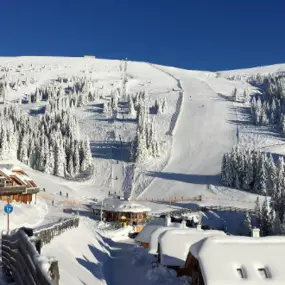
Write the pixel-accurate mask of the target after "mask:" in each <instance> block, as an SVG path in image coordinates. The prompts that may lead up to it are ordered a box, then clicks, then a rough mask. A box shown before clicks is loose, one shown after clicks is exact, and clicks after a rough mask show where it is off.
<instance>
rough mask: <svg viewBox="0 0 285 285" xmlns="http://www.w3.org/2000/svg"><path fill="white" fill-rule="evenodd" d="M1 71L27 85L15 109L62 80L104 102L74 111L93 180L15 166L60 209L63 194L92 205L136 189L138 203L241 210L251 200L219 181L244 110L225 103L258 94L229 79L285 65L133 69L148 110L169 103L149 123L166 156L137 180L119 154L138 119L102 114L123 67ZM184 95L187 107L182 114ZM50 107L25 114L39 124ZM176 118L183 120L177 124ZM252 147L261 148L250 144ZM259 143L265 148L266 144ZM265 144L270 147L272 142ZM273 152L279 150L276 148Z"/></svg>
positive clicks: (102, 64)
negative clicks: (81, 82) (183, 201)
mask: <svg viewBox="0 0 285 285" xmlns="http://www.w3.org/2000/svg"><path fill="white" fill-rule="evenodd" d="M1 66H4V67H6V68H8V69H9V72H8V73H7V72H6V73H5V72H3V70H2V71H1V69H0V76H1V75H3V74H5V76H6V78H9V80H12V81H17V80H23V81H24V82H26V83H27V84H24V85H21V86H20V87H19V88H16V89H9V90H8V94H7V100H8V104H15V102H16V101H17V100H18V98H25V96H26V94H28V93H29V92H34V91H35V89H36V88H38V87H45V86H49V84H50V82H52V81H54V80H55V79H57V78H58V77H59V76H60V77H67V78H68V77H71V76H78V77H82V76H87V77H88V78H91V79H92V80H93V82H94V88H96V90H99V91H100V94H101V95H102V96H101V97H100V98H99V99H98V101H96V102H92V103H88V104H86V105H84V106H82V107H78V108H75V109H74V110H72V112H73V113H74V115H75V116H76V117H77V119H78V121H79V125H80V131H81V135H82V136H83V137H84V136H85V135H86V134H88V136H89V139H90V144H91V150H92V155H93V166H94V172H93V175H92V176H91V177H90V178H89V179H87V180H86V181H81V180H76V179H74V180H66V179H63V178H59V177H54V176H52V175H46V174H43V173H41V172H39V171H35V170H32V169H31V168H30V167H28V166H25V165H23V164H21V163H19V162H17V161H16V160H15V159H12V163H13V164H18V165H20V166H22V167H23V168H24V169H25V171H26V172H27V173H28V174H31V175H32V177H33V178H34V180H35V181H36V183H37V184H38V185H39V186H40V187H41V188H45V189H46V192H47V193H49V194H51V195H52V197H54V198H55V201H56V202H57V200H58V203H59V202H60V201H61V200H62V198H61V197H59V192H60V191H62V193H63V195H65V194H66V193H68V194H69V197H70V199H71V200H80V201H82V202H83V201H85V202H86V201H90V199H94V198H97V199H101V198H104V197H106V196H108V193H109V192H112V193H114V192H116V193H118V192H120V194H122V192H123V190H124V188H126V189H127V190H128V191H129V189H130V188H132V195H131V197H132V198H133V199H135V198H136V197H139V198H159V199H168V198H169V197H175V196H176V197H181V196H183V197H185V198H190V197H193V196H197V195H203V196H204V197H205V198H211V199H212V200H211V201H212V203H215V201H214V200H219V201H220V202H221V200H227V201H230V203H234V200H235V199H234V198H236V200H238V203H239V205H240V204H241V203H242V202H247V200H248V197H249V196H251V195H250V194H249V193H247V194H246V195H240V194H239V193H238V192H239V191H234V190H233V191H231V190H227V191H222V190H221V189H220V187H219V178H218V175H219V173H220V167H221V159H222V155H223V153H224V152H226V151H228V150H230V149H231V148H232V146H234V145H235V144H236V143H237V142H238V140H237V139H238V138H237V135H238V134H239V133H241V125H242V121H241V120H240V114H238V112H239V111H238V109H239V106H236V104H233V103H232V102H231V101H230V100H227V96H230V95H231V93H232V91H233V90H234V88H237V89H238V92H239V93H240V94H242V93H243V91H244V90H245V89H246V90H247V91H249V92H253V87H252V86H250V85H249V84H248V83H246V82H245V81H242V80H232V78H231V80H228V79H227V78H228V77H232V76H233V75H234V74H238V75H242V74H244V75H246V76H248V74H249V75H252V74H256V73H259V72H265V71H266V72H269V71H272V72H275V71H276V72H279V71H282V70H283V69H284V65H278V66H271V67H263V68H256V69H249V70H239V71H226V72H219V73H213V72H204V71H187V70H182V69H178V68H173V67H166V66H159V65H154V64H149V63H144V62H128V67H127V84H126V90H127V93H128V94H136V92H141V91H145V92H146V93H147V98H146V101H147V103H148V105H149V106H152V105H153V104H154V101H155V100H162V99H164V98H166V101H167V111H166V112H165V113H164V114H157V115H153V114H151V115H150V118H151V119H155V124H156V129H157V138H158V141H159V143H160V148H161V153H160V156H159V157H156V158H150V159H148V160H147V161H145V162H144V163H140V164H136V165H135V167H134V175H133V172H132V171H126V169H132V162H130V161H128V159H127V157H128V150H127V149H124V148H123V147H120V139H119V138H120V137H121V139H122V141H123V142H124V143H125V144H130V143H131V141H132V140H133V138H134V136H135V133H136V123H135V122H134V119H133V118H130V117H124V116H122V114H120V115H121V116H120V117H119V119H118V120H115V121H112V119H110V114H103V113H102V112H101V111H102V110H101V107H100V106H101V105H102V104H103V103H104V102H105V103H106V101H107V100H108V99H107V98H108V96H110V94H111V93H112V92H114V90H116V89H118V88H120V86H121V81H122V62H121V61H119V60H104V59H90V58H68V57H66V58H64V57H15V58H0V67H1ZM1 72H2V73H1ZM31 79H32V81H30V80H31ZM181 94H182V104H181V107H180V108H177V105H178V103H179V100H180V98H181ZM219 94H221V95H219ZM45 104H46V102H45V101H40V102H38V103H29V104H22V105H20V108H22V110H24V111H25V112H27V113H28V114H31V113H33V116H34V117H35V118H37V117H39V116H41V112H35V110H40V108H41V107H43V106H44V105H45ZM177 110H179V112H178V114H177V116H175V114H176V112H177ZM173 118H174V120H173ZM249 133H251V134H252V133H253V132H252V131H251V130H250V131H249V130H248V129H245V131H244V132H243V134H242V137H243V141H244V142H247V141H249V140H248V139H247V138H248V137H250V134H249ZM254 136H255V135H254ZM256 138H257V137H256ZM250 140H254V141H256V139H252V138H250ZM258 140H259V141H262V142H264V140H263V139H262V138H260V137H258ZM265 140H267V141H268V138H265ZM270 145H273V143H272V142H270ZM8 163H10V161H8ZM132 177H134V179H133V181H131V179H132ZM210 185H214V186H210ZM216 186H217V187H216ZM225 193H226V194H225ZM235 202H237V201H235Z"/></svg>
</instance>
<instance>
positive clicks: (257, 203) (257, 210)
mask: <svg viewBox="0 0 285 285" xmlns="http://www.w3.org/2000/svg"><path fill="white" fill-rule="evenodd" d="M254 212H255V214H256V218H257V223H258V227H260V222H261V208H260V201H259V197H258V196H257V198H256V200H255V206H254Z"/></svg>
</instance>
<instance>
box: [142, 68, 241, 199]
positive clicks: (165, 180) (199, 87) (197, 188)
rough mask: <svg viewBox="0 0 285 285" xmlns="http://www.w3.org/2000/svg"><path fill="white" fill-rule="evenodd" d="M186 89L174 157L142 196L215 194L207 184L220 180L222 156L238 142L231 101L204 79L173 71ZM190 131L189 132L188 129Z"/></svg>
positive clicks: (156, 174)
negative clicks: (233, 123) (231, 111)
mask: <svg viewBox="0 0 285 285" xmlns="http://www.w3.org/2000/svg"><path fill="white" fill-rule="evenodd" d="M173 74H175V76H176V77H179V78H180V80H181V85H182V87H183V90H184V95H183V96H184V100H183V104H182V108H181V113H180V115H179V121H178V125H177V126H176V129H175V133H174V136H173V144H172V149H171V157H170V159H169V161H168V164H167V165H166V167H165V168H164V169H163V171H162V172H155V173H151V175H153V176H154V177H155V179H154V180H153V181H152V183H151V184H150V185H149V186H148V187H147V188H146V190H145V191H144V192H143V193H142V194H141V196H140V197H142V196H143V197H148V198H160V197H165V198H166V197H173V196H176V197H184V198H190V197H194V196H198V195H207V196H213V194H212V193H211V192H210V191H209V190H208V189H207V184H216V183H217V182H218V176H217V174H218V173H219V171H220V165H221V158H222V155H223V154H224V152H225V151H227V150H230V148H231V147H232V146H233V145H234V144H235V142H236V130H235V127H234V126H233V125H232V124H231V123H230V121H231V120H233V119H234V115H231V114H230V113H229V112H228V109H229V108H230V106H231V104H232V103H231V102H229V101H226V100H221V99H220V98H219V96H218V95H217V94H216V93H215V92H214V91H213V89H211V88H210V87H209V85H207V84H205V82H204V81H202V80H199V79H197V78H195V77H192V76H191V73H189V74H188V73H187V71H181V70H174V71H173ZM190 96H191V97H190ZM185 130H189V131H185Z"/></svg>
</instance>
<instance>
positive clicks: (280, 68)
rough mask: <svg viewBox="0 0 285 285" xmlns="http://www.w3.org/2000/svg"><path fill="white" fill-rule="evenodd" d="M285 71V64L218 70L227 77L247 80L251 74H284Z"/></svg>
mask: <svg viewBox="0 0 285 285" xmlns="http://www.w3.org/2000/svg"><path fill="white" fill-rule="evenodd" d="M284 73H285V64H274V65H268V66H259V67H253V68H246V69H236V70H227V71H221V72H218V75H219V76H223V77H225V78H234V79H239V80H246V79H247V78H249V77H251V76H256V75H257V74H260V75H268V74H276V75H278V74H284Z"/></svg>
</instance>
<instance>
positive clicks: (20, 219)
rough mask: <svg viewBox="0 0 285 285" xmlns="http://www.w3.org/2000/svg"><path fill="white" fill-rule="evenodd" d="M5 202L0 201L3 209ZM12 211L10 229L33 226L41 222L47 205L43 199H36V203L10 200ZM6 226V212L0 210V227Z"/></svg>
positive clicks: (4, 227) (46, 210)
mask: <svg viewBox="0 0 285 285" xmlns="http://www.w3.org/2000/svg"><path fill="white" fill-rule="evenodd" d="M5 205H6V202H4V201H0V207H1V208H2V209H3V208H4V206H5ZM11 205H12V206H13V208H14V211H13V212H12V213H11V214H10V230H13V229H16V228H19V227H22V226H25V227H35V226H37V225H39V224H41V223H42V222H43V220H44V218H45V216H46V215H47V213H48V207H47V205H46V203H45V201H44V200H42V199H39V198H38V199H37V203H36V204H31V205H27V204H24V203H19V202H12V203H11ZM6 228H7V214H5V212H4V211H1V212H0V229H6Z"/></svg>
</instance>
